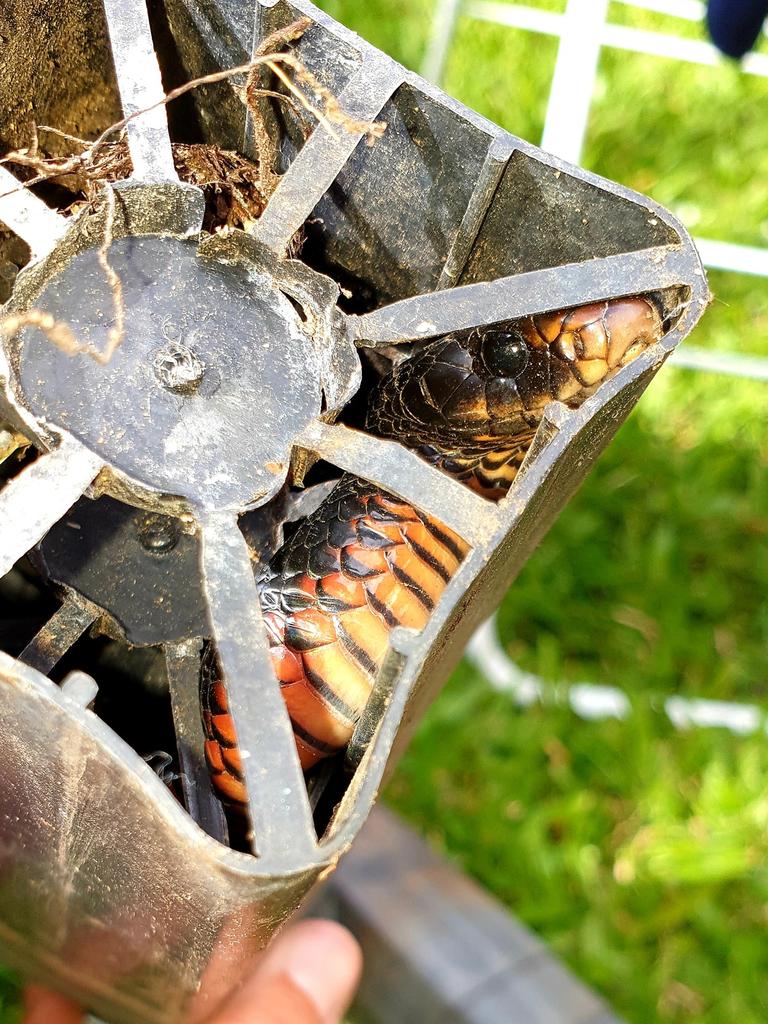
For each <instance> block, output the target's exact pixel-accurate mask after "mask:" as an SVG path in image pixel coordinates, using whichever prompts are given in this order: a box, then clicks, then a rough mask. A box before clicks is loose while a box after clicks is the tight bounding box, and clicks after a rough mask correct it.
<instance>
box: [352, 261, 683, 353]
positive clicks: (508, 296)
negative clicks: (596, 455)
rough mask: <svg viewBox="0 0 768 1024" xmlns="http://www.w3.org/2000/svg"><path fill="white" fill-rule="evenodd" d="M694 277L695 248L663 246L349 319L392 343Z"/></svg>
mask: <svg viewBox="0 0 768 1024" xmlns="http://www.w3.org/2000/svg"><path fill="white" fill-rule="evenodd" d="M689 274H690V250H689V249H687V248H686V247H684V246H675V245H670V246H657V247H655V248H652V249H642V250H640V251H638V252H629V253H625V254H623V255H621V256H607V257H605V258H603V259H595V260H588V261H586V262H584V263H567V264H565V265H564V266H560V267H551V268H549V269H547V270H534V271H531V272H529V273H527V274H516V275H514V276H513V277H500V278H497V280H495V281H482V282H479V283H477V284H467V285H462V286H460V287H458V288H452V289H450V290H445V291H437V292H429V293H427V294H423V295H415V296H414V297H413V298H411V299H403V300H402V301H400V302H393V303H391V304H390V305H388V306H383V307H382V308H381V309H377V310H375V311H374V312H372V313H366V314H365V315H364V316H359V317H349V320H350V327H351V329H352V332H353V334H354V335H355V336H356V337H357V338H359V339H360V340H361V341H364V342H365V343H366V344H370V345H391V344H392V343H396V342H398V341H415V340H418V339H419V338H431V337H436V336H438V335H442V334H449V333H450V332H451V331H460V330H468V329H471V328H473V327H481V326H483V325H484V324H494V323H501V322H503V321H506V320H516V319H518V318H519V317H523V316H529V315H531V314H535V313H545V312H548V311H551V310H554V309H567V308H569V307H572V306H579V305H582V304H585V303H589V302H598V301H601V300H603V299H608V298H612V297H614V296H616V295H636V294H639V293H642V292H649V291H655V290H656V289H661V288H667V287H670V286H671V285H676V284H680V283H683V282H685V280H686V275H689Z"/></svg>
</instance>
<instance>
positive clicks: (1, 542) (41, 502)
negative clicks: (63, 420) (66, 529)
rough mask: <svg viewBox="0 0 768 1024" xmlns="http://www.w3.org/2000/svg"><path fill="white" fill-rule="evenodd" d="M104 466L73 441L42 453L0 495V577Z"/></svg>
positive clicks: (70, 504)
mask: <svg viewBox="0 0 768 1024" xmlns="http://www.w3.org/2000/svg"><path fill="white" fill-rule="evenodd" d="M102 465H103V463H102V461H101V459H100V458H99V457H98V456H97V455H94V453H93V452H91V451H89V450H88V449H87V448H85V447H83V445H81V444H80V442H79V441H75V440H74V438H65V439H64V440H63V441H62V442H61V444H60V445H59V447H58V448H55V449H54V450H53V451H51V452H48V453H47V454H45V455H41V456H40V457H39V458H38V460H37V461H36V462H33V463H32V465H31V466H28V467H27V468H26V469H25V470H23V471H22V472H21V473H20V474H19V475H18V476H17V477H15V478H14V479H13V480H11V482H10V483H9V484H6V486H5V487H4V488H3V490H2V491H0V576H5V574H6V573H7V572H10V570H11V569H12V568H13V566H14V564H15V563H16V562H17V561H18V560H19V559H20V558H21V557H22V556H23V555H25V554H26V553H27V551H29V550H30V548H32V547H34V546H35V544H37V543H39V542H40V541H41V540H42V539H43V537H44V536H45V535H46V533H47V532H48V530H50V528H51V527H52V526H53V524H54V523H57V522H58V521H59V520H60V519H61V518H63V516H65V515H66V514H67V512H68V511H69V510H70V508H72V506H73V505H74V503H75V502H76V501H77V499H78V498H79V497H81V495H82V494H83V493H84V492H85V490H86V488H87V487H88V485H89V484H91V483H92V482H93V480H94V478H95V476H96V474H97V473H98V472H99V470H100V469H101V467H102Z"/></svg>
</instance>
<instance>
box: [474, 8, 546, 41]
mask: <svg viewBox="0 0 768 1024" xmlns="http://www.w3.org/2000/svg"><path fill="white" fill-rule="evenodd" d="M464 13H465V14H467V15H468V16H469V17H470V18H477V19H478V20H479V21H490V22H493V24H495V25H507V26H508V27H509V28H521V29H524V30H526V31H528V32H541V33H542V35H548V36H559V35H560V32H561V28H562V22H563V16H562V14H555V13H554V12H553V11H541V10H539V9H538V8H537V7H525V6H524V5H522V4H515V3H505V2H503V0H469V2H468V3H467V5H466V7H465V8H464Z"/></svg>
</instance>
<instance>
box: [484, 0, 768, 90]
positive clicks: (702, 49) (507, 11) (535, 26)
mask: <svg viewBox="0 0 768 1024" xmlns="http://www.w3.org/2000/svg"><path fill="white" fill-rule="evenodd" d="M465 13H466V14H468V15H469V16H470V17H473V18H478V19H479V20H481V21H490V22H493V23H494V24H496V25H507V26H509V27H510V28H521V29H525V30H527V31H530V32H541V33H543V34H545V35H551V36H559V35H561V34H562V32H563V31H564V25H565V18H566V16H565V15H563V14H553V13H552V12H551V11H540V10H538V9H537V8H535V7H525V6H522V5H518V4H514V3H500V2H498V0H470V2H469V3H468V4H467V7H466V10H465ZM600 43H601V44H602V45H603V46H612V47H614V48H615V49H619V50H630V51H632V52H634V53H645V54H648V55H650V56H654V57H667V58H669V59H670V60H683V61H686V62H688V63H691V64H703V65H707V66H710V67H716V66H717V65H718V64H720V63H722V62H723V60H724V58H723V57H722V56H721V54H720V52H719V51H718V50H717V49H716V47H714V46H712V44H711V43H707V42H705V41H704V40H703V39H683V38H681V37H680V36H675V35H670V34H669V33H664V32H651V31H648V30H647V29H639V28H631V27H629V26H626V25H611V24H606V25H604V26H603V27H602V30H601V35H600ZM741 70H742V71H743V72H745V73H746V74H748V75H757V76H758V77H761V78H766V77H768V55H766V54H763V53H750V54H748V55H747V56H746V57H745V58H744V60H743V61H742V63H741Z"/></svg>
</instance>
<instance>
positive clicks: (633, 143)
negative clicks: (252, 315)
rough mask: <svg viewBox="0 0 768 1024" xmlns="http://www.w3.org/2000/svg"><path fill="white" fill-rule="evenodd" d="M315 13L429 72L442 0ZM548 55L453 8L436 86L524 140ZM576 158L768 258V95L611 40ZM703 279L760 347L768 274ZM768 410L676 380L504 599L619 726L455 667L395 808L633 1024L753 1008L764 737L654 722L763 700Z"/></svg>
mask: <svg viewBox="0 0 768 1024" xmlns="http://www.w3.org/2000/svg"><path fill="white" fill-rule="evenodd" d="M324 6H325V8H326V9H327V10H328V11H329V13H331V14H332V15H333V16H334V17H336V18H338V19H339V20H340V21H343V22H345V23H346V24H348V25H349V26H351V27H352V28H354V29H356V30H357V31H359V32H360V33H361V34H362V35H364V36H365V37H366V38H368V39H370V40H371V41H372V42H373V43H375V44H376V45H378V46H380V47H382V48H383V49H386V50H388V51H389V52H390V53H392V54H393V55H394V56H396V57H397V58H398V59H399V60H401V61H403V62H404V63H405V64H407V65H409V66H411V67H418V64H419V61H420V59H421V55H422V53H423V46H424V41H425V39H426V34H427V31H428V27H429V18H430V13H431V9H432V3H431V0H365V2H362V0H328V2H326V3H325V4H324ZM536 6H540V7H545V8H547V9H552V10H562V9H563V8H564V3H561V2H556V0H555V2H549V3H538V4H536ZM611 17H612V18H613V19H614V20H615V21H621V22H623V23H625V24H634V25H636V26H638V27H641V28H651V29H658V30H661V31H674V32H676V33H678V34H686V35H691V36H694V37H703V30H702V28H701V27H700V26H697V25H693V24H687V23H685V22H681V21H677V20H672V19H667V18H664V17H661V16H659V15H654V14H649V13H647V12H638V11H636V10H635V11H633V10H631V9H630V8H627V7H625V6H624V5H621V4H612V6H611ZM555 54H556V41H555V40H554V39H551V38H547V37H544V36H540V35H534V34H531V33H526V32H523V31H518V30H514V29H509V28H502V27H496V26H492V25H489V24H484V23H481V22H478V21H474V20H470V19H469V18H461V19H460V21H459V26H458V31H457V34H456V40H455V45H454V47H453V50H452V53H451V56H450V59H449V61H448V66H447V69H446V80H445V86H446V88H447V91H448V92H450V93H451V94H453V95H454V96H457V97H458V98H459V99H460V100H462V101H463V102H465V103H467V104H469V105H470V106H472V107H474V108H475V109H477V110H478V111H480V112H481V113H483V114H485V115H487V116H488V117H490V118H491V119H492V120H494V121H496V122H497V123H499V124H501V125H502V126H503V127H505V128H507V129H509V130H510V131H512V132H514V133H516V134H519V135H522V136H524V137H525V138H527V139H530V140H531V141H533V142H538V141H539V140H540V137H541V131H542V127H543V120H544V114H545V110H546V102H547V96H548V87H549V80H550V76H551V72H552V66H553V61H554V58H555ZM585 164H586V166H588V167H589V168H590V169H591V170H595V171H597V172H599V173H601V174H605V175H606V176H608V177H611V178H613V179H615V180H617V181H620V182H623V183H625V184H627V185H630V186H632V187H634V188H637V189H640V190H642V191H644V192H647V193H649V194H650V195H652V196H653V197H654V198H655V199H657V200H659V201H660V202H661V203H663V204H665V205H667V206H669V207H671V208H672V210H673V211H674V212H676V213H677V214H678V215H679V216H680V217H681V218H682V219H683V220H684V222H685V223H686V224H687V226H688V227H689V228H690V229H691V230H692V231H694V232H696V233H700V234H701V235H702V236H704V237H709V238H719V239H723V240H728V241H737V242H742V243H746V244H752V245H765V244H766V243H768V185H767V184H766V183H767V182H768V81H766V80H762V79H758V78H754V77H749V76H746V75H743V74H742V73H741V72H740V71H739V70H738V69H737V68H736V67H735V66H733V65H730V64H723V65H722V66H720V67H718V68H707V67H697V66H694V65H690V64H682V63H678V62H673V61H670V60H666V59H660V58H655V57H650V56H640V55H634V54H628V53H623V52H622V53H619V52H617V51H603V55H602V58H601V62H600V72H599V76H598V81H597V86H596V95H595V102H594V106H593V112H592V117H591V119H590V129H589V133H588V139H587V145H586V151H585ZM710 284H711V287H712V290H713V291H714V293H715V302H714V304H713V306H712V307H711V309H710V311H709V313H708V314H707V316H706V318H705V320H704V322H703V323H702V325H701V326H700V327H699V328H698V329H697V331H696V332H695V335H694V338H693V339H692V342H693V343H694V344H696V345H699V346H705V347H712V348H718V349H721V350H727V351H738V352H746V353H751V354H762V355H768V285H767V284H766V282H765V281H763V280H762V279H760V278H757V277H746V276H739V275H736V274H731V273H713V274H711V275H710ZM767 407H768V388H767V387H766V385H760V384H756V383H750V382H746V381H741V380H737V379H735V378H727V377H722V376H714V375H705V374H695V373H693V372H691V371H684V370H678V369H675V368H673V367H668V368H666V369H665V370H664V372H663V373H662V374H661V376H660V377H659V379H658V380H657V381H656V382H655V383H654V384H653V385H652V387H651V389H650V390H649V392H648V394H647V395H646V397H645V398H644V399H643V400H642V402H641V403H640V406H639V407H638V409H637V410H636V412H635V413H633V415H632V416H631V417H630V420H629V421H628V422H627V424H626V425H625V426H624V427H623V428H622V430H621V432H620V434H619V436H618V438H617V439H616V441H615V442H614V444H613V445H612V447H611V448H610V449H609V451H608V452H607V453H606V455H605V456H604V457H603V459H602V460H601V462H600V463H599V465H598V467H597V469H596V470H595V472H594V473H593V474H592V476H591V477H590V479H589V481H588V482H587V483H586V485H585V486H584V488H583V489H582V490H581V492H580V493H579V494H578V495H577V497H576V498H575V499H574V501H573V502H572V503H571V505H570V506H569V508H568V509H567V510H566V512H565V513H564V514H563V516H562V517H561V519H560V521H559V522H558V524H557V525H556V526H555V527H554V529H553V530H552V532H551V533H550V535H549V536H548V538H547V539H546V540H545V541H544V543H543V544H542V545H541V547H540V549H539V550H538V551H537V553H536V554H535V555H534V556H533V558H532V559H531V561H530V562H529V564H528V566H527V567H526V568H525V570H524V571H523V573H522V575H521V576H520V578H519V579H518V581H517V582H516V583H515V585H514V586H513V587H512V589H511V591H510V593H509V595H508V597H507V598H506V600H505V602H504V604H503V606H502V609H501V614H500V625H501V632H502V637H503V640H504V643H505V645H506V647H507V649H508V650H509V652H510V653H511V655H512V656H513V657H514V658H515V660H516V661H517V662H518V663H519V664H520V665H521V666H522V667H523V668H525V669H528V670H530V671H534V672H537V673H539V674H540V675H542V676H544V677H545V678H547V679H549V680H552V681H553V682H554V681H557V682H578V681H582V680H585V679H586V680H591V681H594V682H601V683H608V684H612V685H619V686H621V687H622V688H623V689H624V690H625V691H626V692H627V694H628V695H629V697H630V699H631V700H632V702H633V706H634V714H633V716H632V718H631V719H630V720H629V721H627V722H616V721H607V722H591V723H590V722H585V721H582V720H580V719H578V718H577V717H575V716H574V715H573V714H571V713H570V712H569V711H568V710H565V709H563V708H560V707H554V706H550V707H544V708H542V707H538V708H529V709H527V710H518V709H516V708H515V707H514V706H513V705H512V704H511V702H510V700H509V698H507V697H505V696H503V695H499V694H496V693H493V692H492V691H491V690H490V688H489V687H488V685H487V684H486V683H485V681H484V680H483V679H481V678H480V677H479V676H478V674H477V672H475V671H474V670H472V669H471V668H469V667H468V666H464V667H462V668H461V669H460V670H459V671H458V672H457V673H456V674H455V676H454V678H453V679H452V681H451V682H450V684H449V685H448V687H447V688H446V690H445V692H444V693H443V695H442V696H441V697H440V698H439V699H438V701H437V702H436V704H435V705H434V707H433V709H432V710H431V712H430V713H429V715H428V717H427V719H426V721H425V722H424V725H423V727H422V728H421V730H420V732H419V733H418V735H417V737H416V739H415V741H414V743H413V745H412V747H411V750H410V752H409V753H408V754H407V756H406V758H405V760H404V761H403V763H402V766H401V768H400V770H399V772H398V774H397V777H396V778H395V779H394V781H393V783H392V784H391V786H390V789H389V792H388V794H387V799H388V800H389V802H390V804H392V805H393V806H394V807H396V808H397V809H398V810H399V811H401V812H402V813H403V814H404V815H405V816H406V817H407V818H408V819H409V820H410V821H411V822H412V823H413V824H414V825H415V826H416V827H417V828H418V829H419V830H420V831H421V832H423V833H424V834H425V835H426V836H427V837H428V838H429V839H430V841H431V842H432V843H433V844H434V845H435V846H436V847H437V848H438V849H441V850H444V851H446V852H447V853H448V854H449V855H450V856H451V857H453V858H454V859H455V860H456V861H458V862H459V863H460V864H461V865H462V866H463V867H464V868H465V869H466V870H468V871H469V872H470V873H471V874H472V875H474V876H475V877H476V878H478V879H479V880H480V881H481V882H482V883H483V884H485V885H487V886H488V887H489V888H490V889H492V890H493V891H494V892H495V893H496V894H497V895H498V896H500V897H501V898H502V899H503V900H504V901H505V902H506V903H507V905H508V906H509V907H510V908H511V909H512V910H513V911H514V913H516V914H517V915H518V916H520V917H521V918H522V919H523V920H524V921H525V922H527V923H528V924H529V925H530V926H532V927H533V928H534V929H535V930H536V931H537V932H538V933H539V934H540V935H542V936H543V937H544V938H545V939H546V940H547V941H548V942H549V943H550V944H551V945H552V947H553V948H554V949H555V950H556V951H557V952H558V953H560V954H561V955H562V956H563V957H564V958H565V960H566V961H567V962H568V963H569V964H570V965H571V966H572V967H573V968H574V969H575V970H576V972H577V973H578V974H579V975H580V976H581V977H582V978H583V979H584V980H585V981H587V982H588V983H589V984H591V985H593V986H595V987H596V988H598V989H599V990H600V991H601V992H602V993H603V994H604V995H605V996H606V997H607V998H608V999H609V1000H610V1002H611V1003H612V1004H613V1006H614V1007H615V1008H616V1010H617V1011H618V1012H619V1013H620V1014H622V1015H623V1016H624V1017H625V1018H626V1019H627V1020H628V1021H629V1022H631V1024H652V1022H660V1024H661V1022H665V1024H666V1022H681V1024H682V1022H694V1021H695V1022H697V1024H699V1022H701V1024H765V1021H766V1020H767V1019H768V998H767V997H766V978H768V943H767V942H766V927H767V926H768V870H766V854H767V853H768V832H767V831H766V826H767V825H768V789H767V787H766V779H767V778H768V743H766V739H765V736H764V735H759V736H753V737H746V738H745V737H736V736H732V735H730V734H728V733H726V732H725V731H723V730H696V731H690V732H677V731H675V730H674V729H673V728H672V727H671V725H670V724H669V722H668V721H667V720H666V719H665V718H664V716H663V715H661V714H660V713H659V705H660V701H661V698H662V697H664V696H667V695H671V694H676V693H683V694H687V695H696V696H702V697H710V698H719V699H725V700H746V701H755V702H758V703H760V704H761V705H768V693H767V692H766V690H767V687H768V673H767V672H766V663H765V657H766V650H768V601H767V600H766V580H768V550H767V549H768V544H767V542H768V416H767V415H766V410H767Z"/></svg>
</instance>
